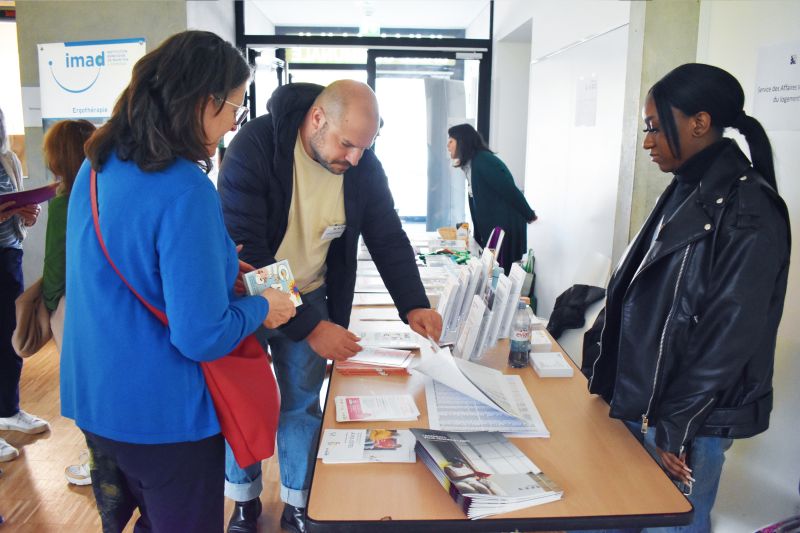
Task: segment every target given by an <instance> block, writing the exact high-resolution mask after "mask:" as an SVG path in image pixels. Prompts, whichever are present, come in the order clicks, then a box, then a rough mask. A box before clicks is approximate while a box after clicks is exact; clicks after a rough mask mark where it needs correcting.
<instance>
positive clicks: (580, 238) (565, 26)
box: [490, 0, 630, 316]
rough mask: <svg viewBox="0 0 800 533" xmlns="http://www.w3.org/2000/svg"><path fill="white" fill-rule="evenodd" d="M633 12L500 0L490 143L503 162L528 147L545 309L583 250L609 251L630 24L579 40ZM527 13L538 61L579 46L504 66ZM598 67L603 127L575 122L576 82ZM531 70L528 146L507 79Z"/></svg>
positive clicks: (531, 233) (532, 232) (586, 2)
mask: <svg viewBox="0 0 800 533" xmlns="http://www.w3.org/2000/svg"><path fill="white" fill-rule="evenodd" d="M629 11H630V5H629V2H598V1H592V0H580V1H579V0H575V1H570V2H559V3H558V8H557V9H554V3H553V2H552V1H551V0H533V1H529V0H498V1H497V2H495V18H494V29H495V43H494V45H495V47H497V48H496V49H497V50H498V55H497V57H496V59H495V61H497V63H498V66H497V67H496V68H495V69H494V70H495V74H494V76H493V81H492V95H493V96H492V100H493V105H492V130H491V131H492V139H491V143H490V144H491V145H492V148H493V149H495V150H497V151H498V153H499V155H500V157H501V158H503V159H504V160H506V154H508V155H509V157H508V159H509V160H511V161H513V160H514V157H515V156H514V154H516V153H518V150H520V149H521V148H522V149H524V151H525V159H526V160H525V170H524V173H525V183H524V189H525V197H526V198H527V199H528V202H529V203H530V204H531V206H532V207H533V208H534V209H535V210H536V213H537V214H538V215H539V221H537V222H536V223H534V224H532V225H531V226H529V230H528V247H529V248H533V249H534V253H535V255H536V274H537V278H536V295H537V298H538V300H539V302H538V304H539V307H538V313H539V314H540V315H543V316H548V315H549V314H550V312H551V311H552V307H553V303H554V301H555V298H556V296H557V295H558V294H560V293H561V292H563V291H564V290H565V289H566V288H568V287H569V286H570V285H572V279H573V276H574V275H575V272H576V270H577V268H578V266H579V263H580V261H581V259H582V258H583V257H585V256H587V255H589V254H590V253H592V252H601V253H603V254H604V255H607V256H609V257H610V255H611V244H612V237H611V236H612V234H613V225H614V212H615V208H616V189H617V180H618V175H619V157H620V135H621V125H622V111H623V102H624V94H625V87H624V84H625V61H626V52H627V30H626V28H624V27H622V28H620V29H618V30H616V31H615V32H614V33H612V34H609V35H605V36H602V37H596V38H594V39H589V40H588V41H586V42H583V43H581V44H577V43H579V42H580V41H582V40H584V39H587V38H590V37H592V36H597V35H600V34H603V33H604V32H607V31H609V30H612V29H613V28H619V27H620V26H623V25H625V24H626V23H627V22H628V17H629ZM528 20H530V21H531V37H530V57H531V58H532V59H533V60H534V61H536V60H537V59H540V58H544V57H545V56H547V55H548V54H551V53H554V52H558V51H560V50H562V49H564V48H565V47H567V46H569V45H575V44H577V46H575V47H574V48H571V49H569V50H566V51H564V52H563V53H560V54H556V55H554V56H552V57H549V58H546V59H543V60H541V61H539V62H537V63H535V64H534V65H531V66H530V67H529V70H528V71H527V72H524V73H520V72H513V73H508V72H504V69H505V68H506V65H507V63H508V62H513V60H514V53H513V52H512V51H513V50H514V48H513V46H514V45H510V46H511V48H510V50H509V49H508V48H506V47H504V45H503V43H504V41H506V42H507V41H508V40H511V41H513V40H514V35H515V33H516V32H518V31H519V28H520V26H521V25H524V24H525V23H526V21H528ZM508 54H510V55H508ZM504 56H505V57H504ZM517 68H518V67H517ZM593 73H594V74H597V75H598V76H599V77H598V93H597V96H598V107H597V125H596V126H595V127H583V126H581V127H575V126H574V108H575V100H576V87H575V85H576V82H577V80H578V78H579V77H580V76H591V75H592V74H593ZM526 74H528V75H529V80H528V98H529V100H528V112H527V121H526V122H527V128H528V131H527V139H526V141H525V143H524V144H523V142H522V139H523V138H524V136H521V135H515V134H513V133H512V134H509V135H507V134H505V132H506V131H513V125H514V124H516V123H518V122H519V117H520V106H519V104H518V99H515V98H508V97H506V92H507V91H509V90H510V88H509V86H508V85H509V83H511V84H514V83H517V84H518V83H521V81H513V82H507V80H508V79H513V80H522V79H524V77H525V75H526ZM507 128H509V129H507ZM523 147H524V148H523ZM507 163H508V161H507ZM512 164H515V163H513V162H512ZM509 168H512V167H511V164H509ZM512 172H514V169H513V168H512Z"/></svg>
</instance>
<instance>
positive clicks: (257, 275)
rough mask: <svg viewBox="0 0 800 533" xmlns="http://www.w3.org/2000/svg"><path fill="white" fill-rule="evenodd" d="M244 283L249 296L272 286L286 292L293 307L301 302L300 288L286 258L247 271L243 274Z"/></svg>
mask: <svg viewBox="0 0 800 533" xmlns="http://www.w3.org/2000/svg"><path fill="white" fill-rule="evenodd" d="M244 285H245V288H246V289H247V294H249V295H250V296H255V295H256V294H261V293H262V292H264V291H265V290H266V289H269V288H273V289H277V290H279V291H281V292H285V293H286V294H288V295H289V297H290V298H291V299H292V302H293V303H294V306H295V307H297V306H298V305H300V304H302V303H303V300H302V299H301V298H300V289H298V288H297V283H295V281H294V276H293V275H292V269H291V268H289V261H287V260H286V259H284V260H282V261H278V262H277V263H272V264H271V265H267V266H265V267H261V268H259V269H257V270H253V271H251V272H247V273H246V274H245V275H244Z"/></svg>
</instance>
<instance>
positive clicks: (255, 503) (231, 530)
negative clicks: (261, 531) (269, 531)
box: [227, 498, 261, 533]
mask: <svg viewBox="0 0 800 533" xmlns="http://www.w3.org/2000/svg"><path fill="white" fill-rule="evenodd" d="M259 516H261V499H259V498H255V499H252V500H250V501H247V502H236V507H234V508H233V514H232V515H231V519H230V521H229V522H228V529H227V531H228V533H256V532H257V531H258V517H259Z"/></svg>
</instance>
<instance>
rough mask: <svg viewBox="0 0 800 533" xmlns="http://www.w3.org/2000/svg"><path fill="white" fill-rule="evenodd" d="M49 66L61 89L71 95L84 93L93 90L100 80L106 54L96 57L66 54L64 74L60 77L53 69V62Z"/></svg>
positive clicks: (54, 79)
mask: <svg viewBox="0 0 800 533" xmlns="http://www.w3.org/2000/svg"><path fill="white" fill-rule="evenodd" d="M47 64H48V66H49V67H50V74H51V75H52V76H53V81H55V82H56V84H57V85H58V86H59V87H61V88H62V89H64V90H65V91H67V92H70V93H82V92H86V91H88V90H89V89H91V88H92V86H93V85H94V84H95V83H96V82H97V80H98V78H100V71H101V70H102V68H103V67H104V66H105V64H106V53H105V51H102V52H100V53H99V54H96V55H94V54H86V55H80V54H70V53H69V52H65V53H64V71H63V72H64V74H63V75H59V76H57V75H56V69H54V68H53V60H52V59H51V60H49V61H48V62H47ZM59 70H60V69H59ZM59 77H61V78H62V79H59Z"/></svg>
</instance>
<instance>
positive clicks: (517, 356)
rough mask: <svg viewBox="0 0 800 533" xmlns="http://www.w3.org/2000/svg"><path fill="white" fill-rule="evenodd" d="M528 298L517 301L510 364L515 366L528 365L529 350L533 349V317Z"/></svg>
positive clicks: (522, 366) (523, 366) (512, 330)
mask: <svg viewBox="0 0 800 533" xmlns="http://www.w3.org/2000/svg"><path fill="white" fill-rule="evenodd" d="M529 301H530V300H528V298H526V297H524V296H523V297H522V298H520V299H519V303H517V310H516V312H515V313H514V321H513V322H512V324H511V352H510V353H509V354H508V365H509V366H511V367H513V368H525V367H526V366H528V352H530V349H531V317H530V314H529V313H528V302H529Z"/></svg>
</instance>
